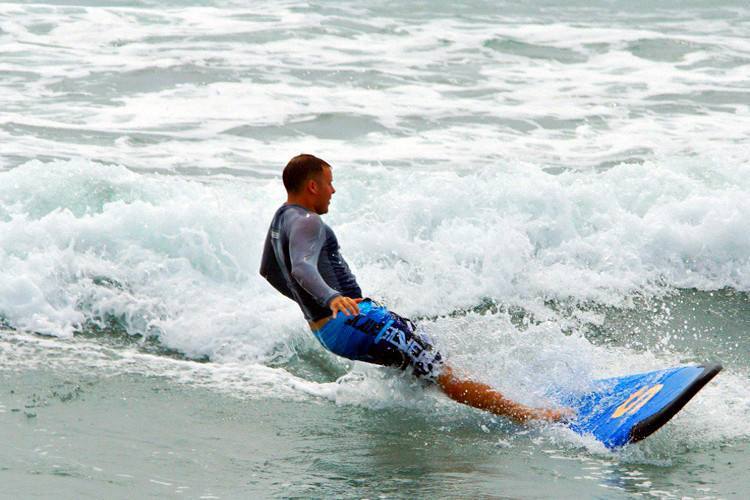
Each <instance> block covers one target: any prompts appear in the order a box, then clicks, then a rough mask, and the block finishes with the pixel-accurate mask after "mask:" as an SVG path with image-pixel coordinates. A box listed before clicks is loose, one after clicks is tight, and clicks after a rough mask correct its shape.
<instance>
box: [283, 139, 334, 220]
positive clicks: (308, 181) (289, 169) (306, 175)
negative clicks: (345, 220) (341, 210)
mask: <svg viewBox="0 0 750 500" xmlns="http://www.w3.org/2000/svg"><path fill="white" fill-rule="evenodd" d="M282 179H283V180H284V187H285V188H286V192H287V196H288V199H287V201H288V202H289V203H296V204H298V205H302V206H304V207H305V208H307V209H309V210H312V211H313V212H315V213H317V214H324V213H327V212H328V205H329V203H330V202H331V196H332V195H333V193H335V192H336V190H335V189H334V188H333V173H332V172H331V166H330V165H329V164H328V163H326V162H325V161H323V160H321V159H320V158H317V157H315V156H313V155H308V154H301V155H298V156H295V157H294V158H292V159H291V160H289V163H287V164H286V167H284V173H283V174H282Z"/></svg>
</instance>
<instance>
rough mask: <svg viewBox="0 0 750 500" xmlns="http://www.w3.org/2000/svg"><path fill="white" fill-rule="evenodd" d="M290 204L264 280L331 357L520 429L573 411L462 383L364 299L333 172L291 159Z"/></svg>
mask: <svg viewBox="0 0 750 500" xmlns="http://www.w3.org/2000/svg"><path fill="white" fill-rule="evenodd" d="M282 178H283V182H284V187H285V188H286V191H287V201H286V203H284V204H283V205H282V206H281V207H280V208H279V209H278V210H277V211H276V214H275V215H274V216H273V220H272V221H271V226H270V228H269V230H268V234H267V236H266V241H265V245H264V248H263V257H262V259H261V266H260V274H261V275H262V276H263V277H264V278H266V280H268V282H269V283H270V284H271V285H272V286H273V287H274V288H275V289H276V290H278V291H279V292H281V293H282V294H284V295H285V296H287V297H289V298H290V299H292V300H294V301H295V302H296V303H297V304H298V305H299V307H300V308H301V309H302V313H303V314H304V316H305V319H306V320H307V321H308V323H309V325H310V328H311V330H312V332H313V334H314V335H315V336H316V337H317V339H318V340H319V341H320V343H321V344H322V345H323V346H324V347H325V348H326V349H328V350H329V351H331V352H333V353H334V354H337V355H339V356H343V357H345V358H348V359H352V360H358V361H365V362H369V363H374V364H379V365H385V366H396V367H400V368H401V369H402V370H405V369H406V368H407V367H408V368H410V369H411V370H412V372H413V374H414V375H415V376H417V377H419V378H422V379H425V380H429V381H431V382H434V383H435V384H437V386H438V387H440V389H441V390H442V391H443V392H444V393H445V394H446V395H447V396H448V397H450V398H451V399H453V400H455V401H458V402H460V403H463V404H466V405H469V406H472V407H474V408H479V409H482V410H486V411H489V412H492V413H495V414H497V415H502V416H505V417H509V418H511V419H513V420H515V421H516V422H521V423H522V422H527V421H529V420H535V419H536V420H548V421H556V420H560V419H562V418H565V417H568V416H570V414H571V412H570V410H568V409H546V408H531V407H528V406H525V405H522V404H520V403H517V402H515V401H511V400H509V399H507V398H505V397H503V395H502V394H500V393H499V392H497V391H495V390H494V389H492V388H491V387H490V386H488V385H486V384H483V383H481V382H477V381H473V380H469V379H465V378H461V377H459V376H457V375H456V374H455V373H454V371H453V370H452V369H451V368H450V366H449V364H448V363H447V362H446V360H445V359H443V357H442V355H441V354H440V353H439V352H438V351H437V350H435V349H434V347H433V344H432V342H431V341H430V339H429V337H428V336H427V335H426V333H425V332H424V331H422V330H421V329H419V328H417V327H416V326H415V325H414V323H412V322H411V321H410V320H409V319H406V318H403V317H401V316H399V315H398V314H396V313H394V312H391V311H389V310H388V309H386V308H385V307H384V306H382V305H380V304H378V303H376V302H375V301H373V300H371V299H368V298H364V297H363V295H362V290H361V289H360V287H359V285H358V284H357V281H356V279H355V277H354V275H353V274H352V272H351V271H350V269H349V266H348V265H347V263H346V261H345V260H344V259H343V257H342V256H341V254H340V253H339V244H338V240H337V239H336V235H335V234H334V232H333V230H332V229H331V228H330V227H329V226H328V225H327V224H325V223H324V222H323V220H322V219H321V217H320V216H321V215H323V214H325V213H327V212H328V205H329V204H330V201H331V196H332V195H333V193H335V192H336V190H335V189H334V187H333V173H332V170H331V166H330V165H329V164H328V163H326V162H325V161H323V160H321V159H320V158H317V157H315V156H313V155H309V154H302V155H299V156H295V157H294V158H292V159H291V160H290V161H289V163H288V164H287V165H286V167H285V168H284V172H283V175H282Z"/></svg>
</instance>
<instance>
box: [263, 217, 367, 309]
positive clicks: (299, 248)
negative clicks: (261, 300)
mask: <svg viewBox="0 0 750 500" xmlns="http://www.w3.org/2000/svg"><path fill="white" fill-rule="evenodd" d="M260 274H261V275H262V276H263V277H264V278H266V280H268V282H269V283H271V285H273V287H274V288H276V290H278V291H279V292H281V293H282V294H284V295H285V296H287V297H289V298H290V299H292V300H294V301H295V302H297V304H298V305H299V306H300V309H302V313H303V314H304V315H305V318H306V319H307V320H308V321H317V320H319V319H322V318H325V317H327V316H329V315H330V314H331V310H330V309H329V308H328V304H329V303H330V301H331V299H333V298H334V297H336V296H337V295H344V296H347V297H352V298H359V297H361V296H362V290H361V289H360V288H359V285H358V284H357V280H356V278H355V277H354V275H353V274H352V272H351V270H350V269H349V266H348V265H347V263H346V262H345V261H344V259H343V257H341V254H340V253H339V244H338V240H337V239H336V235H335V234H334V233H333V230H332V229H331V228H330V227H328V225H326V224H325V223H324V222H323V220H322V219H321V218H320V216H319V215H318V214H316V213H313V212H311V211H309V210H307V209H306V208H304V207H301V206H299V205H287V204H284V205H282V206H281V208H279V209H278V210H277V211H276V214H275V215H274V216H273V220H272V221H271V227H270V228H269V229H268V234H267V235H266V243H265V246H264V248H263V257H262V258H261V264H260Z"/></svg>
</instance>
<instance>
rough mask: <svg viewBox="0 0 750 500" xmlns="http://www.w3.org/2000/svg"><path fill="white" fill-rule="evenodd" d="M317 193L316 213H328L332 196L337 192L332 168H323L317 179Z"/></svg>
mask: <svg viewBox="0 0 750 500" xmlns="http://www.w3.org/2000/svg"><path fill="white" fill-rule="evenodd" d="M315 184H316V185H317V188H318V189H317V193H315V194H316V198H315V212H316V213H318V214H325V213H328V205H329V204H330V203H331V196H333V193H335V192H336V190H335V189H334V188H333V172H331V169H330V167H323V171H322V172H321V173H320V175H319V176H318V177H317V178H316V179H315Z"/></svg>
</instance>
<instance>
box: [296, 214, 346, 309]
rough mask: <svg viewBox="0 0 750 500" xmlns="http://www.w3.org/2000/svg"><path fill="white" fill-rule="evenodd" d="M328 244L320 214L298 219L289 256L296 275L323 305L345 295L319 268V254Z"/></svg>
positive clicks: (298, 280)
mask: <svg viewBox="0 0 750 500" xmlns="http://www.w3.org/2000/svg"><path fill="white" fill-rule="evenodd" d="M324 243H325V231H324V229H323V222H322V221H321V220H320V217H319V216H317V215H313V214H307V215H306V216H305V217H301V218H300V219H299V220H297V221H295V222H294V225H293V226H292V227H291V228H290V231H289V258H290V259H291V264H292V277H293V278H294V279H295V280H296V281H297V283H299V284H300V286H301V287H302V288H304V289H305V290H306V291H307V293H309V294H310V295H312V296H313V297H314V298H315V300H317V301H318V302H319V303H320V305H323V306H328V305H329V304H330V302H331V300H332V299H334V298H335V297H337V296H339V295H341V293H340V292H339V291H337V290H334V289H333V288H331V287H330V286H328V283H326V282H325V280H324V279H323V277H322V276H321V275H320V271H318V257H319V256H320V250H321V249H322V248H323V244H324Z"/></svg>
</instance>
